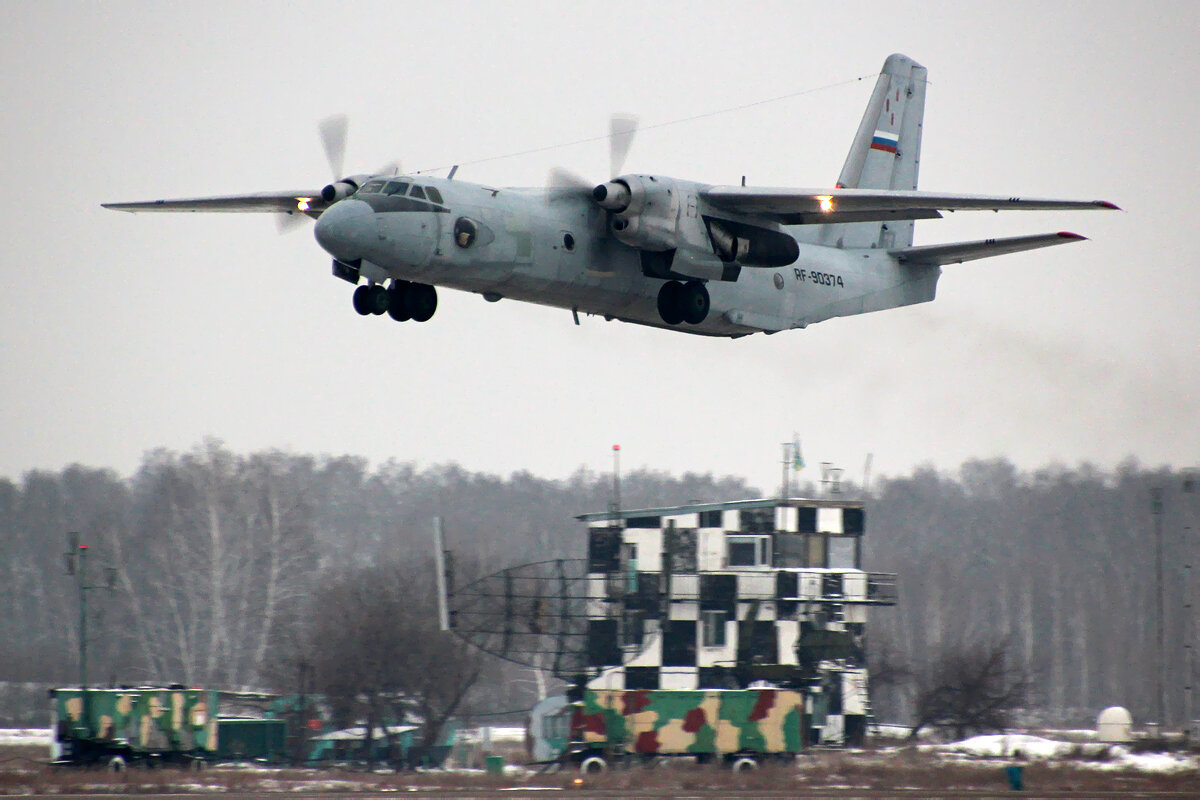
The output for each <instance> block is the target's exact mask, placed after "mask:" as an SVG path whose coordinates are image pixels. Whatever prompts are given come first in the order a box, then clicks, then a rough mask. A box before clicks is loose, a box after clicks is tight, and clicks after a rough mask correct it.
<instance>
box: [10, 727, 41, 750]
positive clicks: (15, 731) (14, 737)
mask: <svg viewBox="0 0 1200 800" xmlns="http://www.w3.org/2000/svg"><path fill="white" fill-rule="evenodd" d="M51 738H52V737H51V734H50V729H49V728H0V747H2V746H6V745H21V744H33V745H45V746H46V747H49V746H50V741H51Z"/></svg>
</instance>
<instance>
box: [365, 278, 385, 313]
mask: <svg viewBox="0 0 1200 800" xmlns="http://www.w3.org/2000/svg"><path fill="white" fill-rule="evenodd" d="M367 298H368V299H367V305H368V307H369V308H370V309H371V313H372V314H375V315H376V316H378V315H379V314H384V313H386V312H387V310H388V293H387V289H385V288H383V284H381V283H377V284H375V285H373V286H372V287H371V293H370V294H369V295H367Z"/></svg>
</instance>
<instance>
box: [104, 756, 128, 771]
mask: <svg viewBox="0 0 1200 800" xmlns="http://www.w3.org/2000/svg"><path fill="white" fill-rule="evenodd" d="M125 766H126V764H125V759H124V758H123V757H121V756H113V757H112V758H110V759H109V760H108V769H109V771H110V772H124V771H125Z"/></svg>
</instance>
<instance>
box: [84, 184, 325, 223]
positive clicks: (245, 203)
mask: <svg viewBox="0 0 1200 800" xmlns="http://www.w3.org/2000/svg"><path fill="white" fill-rule="evenodd" d="M101 205H102V206H104V208H109V209H112V210H113V211H130V212H134V213H139V212H143V211H205V212H212V211H219V212H226V213H246V212H281V211H282V212H286V213H291V212H293V211H301V212H304V213H306V214H308V215H309V216H311V217H316V216H319V215H320V213H321V212H322V211H324V210H325V209H326V208H327V207H328V205H329V204H328V203H326V202H325V201H324V200H322V199H321V190H320V189H314V190H313V191H310V192H257V193H254V194H233V195H224V196H221V197H192V198H186V199H181V200H150V201H147V202H141V203H101Z"/></svg>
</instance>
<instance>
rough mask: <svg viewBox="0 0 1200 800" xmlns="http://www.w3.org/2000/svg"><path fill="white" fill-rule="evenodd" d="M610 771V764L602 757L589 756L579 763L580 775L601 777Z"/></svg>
mask: <svg viewBox="0 0 1200 800" xmlns="http://www.w3.org/2000/svg"><path fill="white" fill-rule="evenodd" d="M606 769H608V763H607V762H606V761H605V760H604V759H603V758H601V757H600V756H588V757H587V758H585V759H584V760H583V761H580V762H579V774H580V775H599V774H600V773H601V772H604V771H605V770H606Z"/></svg>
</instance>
